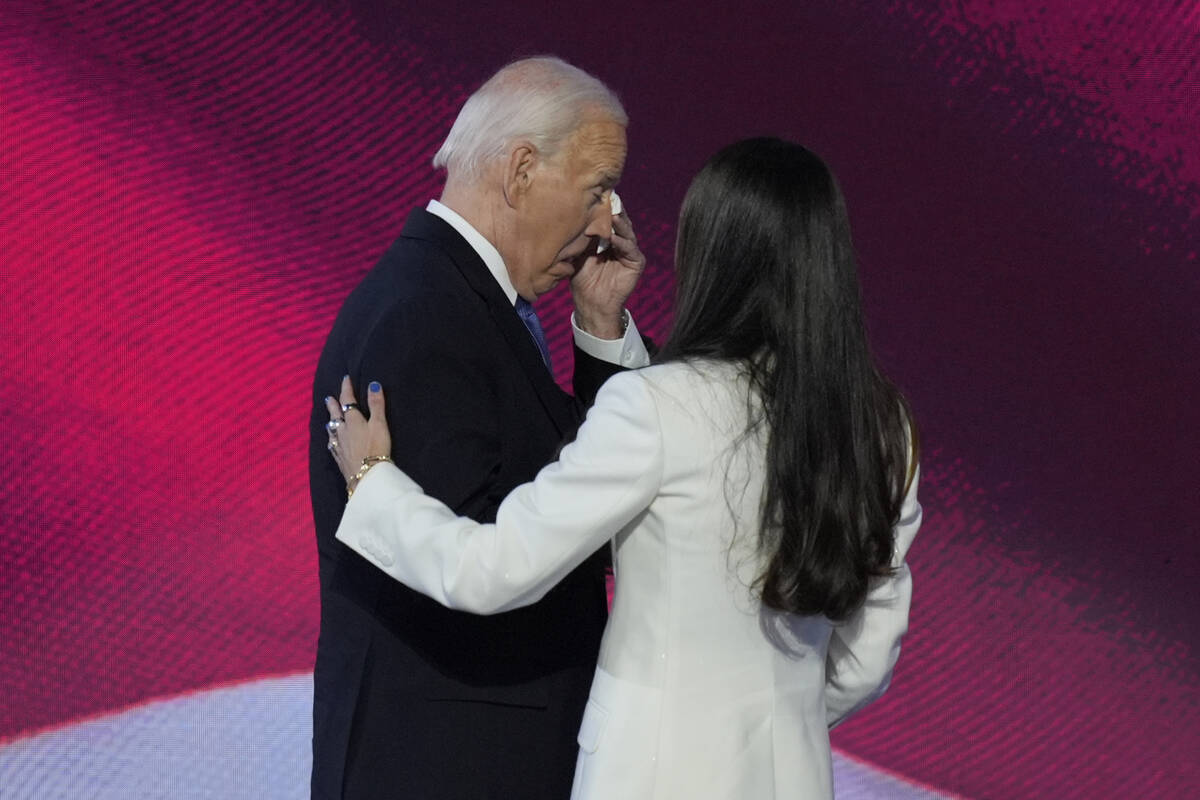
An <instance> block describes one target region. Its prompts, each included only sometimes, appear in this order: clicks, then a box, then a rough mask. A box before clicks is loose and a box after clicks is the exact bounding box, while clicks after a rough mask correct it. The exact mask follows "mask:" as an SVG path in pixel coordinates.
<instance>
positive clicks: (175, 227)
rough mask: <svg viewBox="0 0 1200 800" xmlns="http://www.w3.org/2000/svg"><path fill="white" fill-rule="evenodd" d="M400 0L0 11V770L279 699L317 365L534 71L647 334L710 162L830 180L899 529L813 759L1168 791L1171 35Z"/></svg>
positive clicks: (1194, 94) (1189, 784)
mask: <svg viewBox="0 0 1200 800" xmlns="http://www.w3.org/2000/svg"><path fill="white" fill-rule="evenodd" d="M409 5H410V4H399V3H389V2H384V0H377V1H376V2H367V1H366V0H363V1H362V2H311V3H303V2H299V1H298V0H256V1H255V2H232V1H229V2H217V1H216V0H189V1H188V2H182V0H163V1H161V2H142V1H139V0H111V1H110V2H99V0H97V1H96V2H86V1H84V0H80V1H79V2H50V1H49V0H48V1H47V2H28V1H27V0H7V2H5V3H4V4H3V6H2V7H0V253H2V254H3V255H2V256H0V263H2V267H0V291H2V292H3V295H4V310H3V312H0V357H2V359H3V365H4V370H3V371H4V376H5V380H4V382H3V385H2V388H0V392H2V394H0V398H2V402H3V404H4V406H5V407H6V408H7V409H8V412H7V418H8V419H9V424H8V425H6V429H7V430H8V431H9V433H8V434H7V436H8V440H7V441H8V446H6V447H5V448H4V449H3V456H2V458H0V477H2V480H0V487H2V488H0V526H2V529H0V742H8V743H10V744H11V743H13V742H19V741H21V740H23V739H25V738H27V737H30V736H31V735H33V734H36V733H37V732H39V731H45V730H47V729H51V728H54V727H56V726H64V725H70V724H73V723H76V722H77V721H79V720H80V719H83V718H86V717H90V716H95V715H100V714H105V713H109V712H114V711H118V710H121V709H125V708H128V707H130V706H133V705H136V704H139V703H145V702H147V701H150V700H153V699H156V698H163V697H169V696H173V695H179V694H182V693H188V692H192V691H196V690H203V689H210V688H212V687H215V686H220V685H225V684H232V683H239V682H243V681H246V680H249V679H254V678H260V677H263V676H271V675H285V674H291V673H302V672H306V671H309V670H311V665H312V658H313V652H314V645H315V637H316V630H317V590H316V560H315V547H314V543H313V532H312V527H311V520H310V514H309V508H308V495H307V481H306V471H305V470H306V466H305V446H306V445H305V436H306V424H307V413H308V408H307V403H306V401H307V398H308V396H309V395H308V392H309V381H310V380H311V376H312V372H313V369H314V366H315V364H316V358H317V354H318V352H319V349H320V347H321V345H322V342H323V338H324V335H325V333H326V331H327V329H328V327H329V326H330V324H331V322H332V320H333V316H334V314H335V313H336V311H337V309H338V307H339V305H340V303H341V301H342V299H343V298H344V297H345V295H346V294H347V292H348V291H349V289H350V288H351V287H352V286H353V285H354V284H355V283H356V282H357V281H358V279H359V278H360V277H361V276H362V274H363V273H364V272H365V271H366V270H367V269H368V268H369V267H370V266H371V264H372V263H373V262H374V260H375V259H376V258H377V257H378V256H379V255H380V254H381V253H382V251H383V250H384V249H385V248H386V247H387V245H388V244H389V243H390V242H391V240H392V239H393V238H394V237H395V236H396V235H397V233H398V231H399V228H400V226H401V224H402V221H403V219H404V216H405V215H406V214H407V212H408V210H409V209H410V208H411V207H412V206H413V205H414V204H419V203H424V202H425V201H426V200H427V199H428V198H429V197H431V196H436V194H437V193H438V191H439V184H438V182H437V178H436V176H435V174H434V173H433V171H432V170H431V168H430V166H429V159H430V157H431V156H432V154H433V152H434V150H435V149H436V147H437V145H438V144H439V142H440V139H441V137H443V136H444V135H445V132H446V131H447V130H448V128H449V125H450V122H451V121H452V119H453V115H454V113H455V111H456V110H457V108H458V106H459V105H460V104H461V102H462V100H463V99H464V97H465V96H466V94H467V93H469V91H470V90H471V89H472V88H474V86H475V85H477V83H478V82H479V81H480V80H481V79H482V78H483V77H485V76H486V75H487V74H488V73H490V72H491V71H492V70H494V69H495V68H496V67H497V66H499V65H500V64H502V63H503V62H505V61H507V60H509V59H511V58H513V57H517V56H521V55H529V54H535V53H540V52H554V53H557V54H559V55H562V56H564V57H566V58H568V59H569V60H572V61H574V62H575V63H578V64H579V65H580V66H582V67H584V68H586V69H589V70H591V71H593V72H594V73H596V74H598V75H599V76H601V77H602V78H603V79H605V80H606V81H607V82H609V83H610V84H611V85H612V86H613V87H614V88H615V89H616V90H617V91H618V92H619V93H620V94H621V96H622V98H623V99H624V101H625V102H626V105H627V108H628V110H629V112H630V116H631V119H632V123H631V127H630V161H629V166H628V169H627V171H626V176H625V179H624V181H623V183H622V185H621V194H622V197H623V198H624V199H625V201H626V204H627V206H628V207H629V208H630V209H631V211H632V214H633V217H634V220H635V223H636V225H637V226H638V230H639V233H640V236H641V238H642V242H643V244H644V247H645V249H646V251H647V253H648V255H649V258H650V262H651V267H650V269H649V271H648V274H647V276H646V279H645V281H644V283H643V285H642V287H641V288H640V289H639V293H638V295H637V297H636V302H635V303H634V313H635V315H636V316H637V318H638V320H639V324H640V325H641V327H642V328H643V329H644V330H646V331H647V332H649V333H651V334H652V335H655V336H657V337H659V338H660V339H661V338H662V337H663V336H664V335H665V334H666V332H667V326H668V324H669V313H668V304H669V297H670V259H671V248H672V241H673V236H674V217H675V214H676V211H677V209H678V206H679V202H680V200H681V198H682V194H683V191H684V189H685V188H686V185H687V182H688V180H689V179H690V177H691V175H692V174H693V173H694V172H695V170H696V169H697V168H698V167H699V166H700V165H701V164H702V163H703V161H704V160H705V158H706V157H707V156H708V155H710V154H711V153H712V152H713V151H715V150H716V149H717V148H718V147H719V146H721V145H723V144H725V143H728V142H729V141H732V140H734V139H736V138H740V137H743V136H747V135H756V134H763V133H770V134H776V135H782V136H786V137H790V138H795V139H798V140H800V141H802V142H804V143H806V144H808V145H809V146H811V147H812V148H813V149H815V150H817V151H818V152H820V153H822V154H823V155H824V156H825V157H826V158H827V160H828V161H829V162H830V163H831V164H832V165H833V167H834V169H835V171H836V172H837V173H838V174H839V176H840V178H841V180H842V183H843V186H844V189H845V191H846V194H847V197H848V201H849V203H850V206H851V213H852V218H853V221H854V224H855V231H856V236H857V243H858V246H859V249H860V251H861V260H862V269H863V277H864V291H865V295H866V302H867V306H868V309H869V315H870V323H871V328H872V334H873V340H874V342H875V344H876V346H877V350H878V352H879V354H880V357H881V359H882V361H883V362H884V363H885V364H886V366H887V367H888V369H889V370H890V371H891V373H892V374H893V375H894V377H895V378H896V379H897V381H898V382H899V383H900V384H901V385H902V386H903V387H904V389H905V390H906V391H907V392H908V393H909V395H910V396H911V398H912V400H913V402H914V405H915V407H916V409H917V411H918V414H919V419H920V421H921V423H922V427H923V430H924V446H925V454H924V468H925V478H924V483H923V487H922V499H923V502H924V505H925V509H926V524H925V528H924V530H923V531H922V533H921V536H920V537H919V539H918V540H917V543H916V545H915V547H914V549H913V551H912V555H911V563H912V568H913V572H914V574H915V584H916V589H915V591H916V595H915V600H914V609H913V619H912V631H911V634H910V636H909V638H908V639H907V641H906V644H905V653H904V656H903V658H902V660H901V664H900V667H899V669H898V671H897V674H896V678H895V681H894V682H893V685H892V687H891V689H890V690H889V693H888V695H887V696H886V697H885V698H884V699H883V700H882V701H881V702H879V703H878V704H877V705H876V706H875V707H873V708H872V709H871V710H870V711H869V712H867V713H865V714H863V715H862V716H861V717H860V718H858V719H856V720H854V721H852V722H851V723H848V724H847V725H845V726H844V727H842V728H840V729H839V730H838V731H837V733H836V736H835V737H834V739H835V745H836V746H837V747H838V748H839V749H840V750H841V751H843V752H845V753H847V754H850V755H852V756H854V757H856V758H859V759H862V760H865V761H867V762H870V763H872V764H874V765H877V766H878V767H880V768H882V769H884V770H888V771H891V772H894V773H896V774H899V775H903V776H906V777H908V778H910V779H912V780H914V781H918V782H921V783H923V784H925V785H927V786H929V787H932V788H935V789H937V790H939V791H942V792H945V793H955V794H960V795H962V796H967V797H980V798H982V797H998V798H1034V797H1056V798H1103V797H1111V798H1132V797H1164V798H1177V797H1187V796H1200V773H1198V768H1197V757H1196V754H1197V753H1200V701H1198V696H1200V686H1198V684H1200V680H1198V669H1197V667H1198V658H1197V646H1198V645H1200V626H1198V625H1197V603H1196V600H1195V597H1196V593H1195V592H1196V590H1195V586H1196V581H1197V578H1198V577H1200V544H1198V536H1200V531H1198V530H1197V525H1196V523H1195V519H1196V511H1195V510H1196V509H1197V508H1198V507H1200V491H1198V486H1200V481H1198V479H1197V466H1196V461H1197V459H1196V455H1195V454H1196V452H1197V451H1198V449H1200V448H1198V445H1200V441H1198V440H1200V433H1198V431H1200V424H1198V422H1200V419H1198V415H1197V412H1196V410H1195V409H1196V398H1197V390H1198V389H1200V380H1198V371H1197V368H1196V364H1197V363H1200V324H1198V322H1200V320H1198V315H1197V312H1196V309H1197V307H1198V306H1200V286H1198V283H1197V279H1196V274H1197V272H1196V270H1197V258H1196V247H1197V242H1198V241H1200V236H1198V233H1200V231H1198V228H1200V224H1198V219H1200V122H1198V120H1200V111H1198V108H1197V106H1198V99H1200V66H1198V60H1197V55H1196V54H1197V53H1198V52H1200V5H1198V4H1197V3H1195V2H1166V1H1163V0H1145V1H1144V2H1136V1H1135V0H1111V1H1110V2H1101V1H1100V0H1097V1H1095V2H1087V3H1070V4H1065V3H1064V4H1057V5H1055V4H1045V3H1038V2H1033V0H1009V1H1007V2H1005V1H1004V0H956V1H955V2H950V0H945V2H936V1H935V0H914V1H913V2H887V3H865V2H836V0H820V1H818V2H805V3H798V4H783V3H780V4H777V5H776V6H774V7H772V6H763V7H758V8H755V7H753V6H752V5H750V4H745V3H743V4H734V5H729V4H721V3H707V4H704V3H702V4H700V5H697V4H694V3H686V4H685V3H679V4H674V3H669V2H666V3H654V4H645V5H644V6H643V4H638V3H635V4H632V5H631V4H628V3H626V4H609V5H600V4H592V5H589V6H587V7H584V6H582V5H581V6H580V7H578V8H568V7H564V6H556V7H555V12H554V14H552V15H546V13H545V11H546V9H545V8H543V7H542V6H541V5H540V4H533V3H528V4H524V5H521V4H518V5H513V6H508V7H504V8H501V9H496V10H494V11H489V12H481V11H479V10H478V9H476V8H475V4H473V3H459V2H441V3H436V4H415V3H414V4H411V6H412V7H409ZM542 305H543V307H544V316H545V317H546V318H547V328H548V333H549V335H550V336H551V337H552V338H553V339H554V340H555V341H556V342H557V345H558V346H557V348H556V349H557V353H556V355H557V359H556V363H557V364H558V365H559V367H560V369H562V368H565V367H566V364H565V362H567V361H568V356H567V351H566V348H565V342H566V339H565V336H564V324H565V322H564V318H563V317H564V313H565V309H566V298H565V296H564V295H563V294H562V293H561V292H559V293H557V294H556V295H554V296H552V297H550V298H548V299H546V300H544V301H543V303H542ZM47 769H49V767H47ZM3 794H4V790H3V787H2V786H0V796H2V795H3Z"/></svg>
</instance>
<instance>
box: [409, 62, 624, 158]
mask: <svg viewBox="0 0 1200 800" xmlns="http://www.w3.org/2000/svg"><path fill="white" fill-rule="evenodd" d="M587 114H599V115H601V116H605V117H609V118H611V119H612V120H613V121H614V122H616V123H617V124H619V125H627V124H629V117H628V116H627V115H626V114H625V109H624V108H622V107H621V101H620V100H618V99H617V96H616V95H615V94H614V93H613V91H612V90H611V89H609V88H608V87H607V86H605V85H604V84H603V83H601V82H600V81H599V80H597V79H596V78H593V77H592V76H591V75H589V74H587V73H586V72H584V71H583V70H581V69H579V68H578V67H573V66H571V65H570V64H568V63H567V62H565V61H563V60H562V59H560V58H555V57H553V56H539V57H536V58H525V59H521V60H520V61H514V62H513V63H511V64H509V65H507V66H505V67H503V68H502V69H501V70H500V71H499V72H497V73H496V74H495V75H493V76H492V77H491V78H489V79H488V81H487V82H486V83H484V84H483V86H480V87H479V89H477V90H476V91H475V93H474V94H473V95H471V96H470V97H469V98H467V102H466V103H464V104H463V107H462V110H461V111H459V112H458V118H457V119H456V120H454V125H453V127H451V128H450V133H449V135H448V136H446V141H445V142H443V143H442V146H441V148H440V149H439V150H438V151H437V154H436V155H434V157H433V166H434V167H436V168H439V169H440V168H445V169H446V170H447V172H448V173H449V175H450V176H451V177H453V178H465V179H467V180H468V181H475V180H478V179H479V178H480V177H482V173H483V167H484V165H485V164H487V163H488V162H489V161H491V160H492V159H495V158H499V157H501V156H504V155H505V154H506V153H507V151H508V148H509V146H510V145H511V144H512V142H514V141H516V140H518V139H524V140H528V141H529V142H530V143H531V144H532V145H533V146H534V147H535V148H537V151H538V152H539V153H540V154H542V155H543V156H546V157H553V156H554V155H555V154H556V153H557V152H558V150H559V149H560V148H561V147H562V145H563V144H565V143H566V141H567V139H568V138H570V136H571V134H572V133H574V132H575V130H576V129H577V128H579V126H580V124H581V123H582V122H583V120H584V117H585V115H587Z"/></svg>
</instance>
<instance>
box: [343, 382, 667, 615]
mask: <svg viewBox="0 0 1200 800" xmlns="http://www.w3.org/2000/svg"><path fill="white" fill-rule="evenodd" d="M662 465H663V454H662V431H661V428H660V425H659V421H658V412H657V408H656V406H655V403H654V400H653V398H652V397H651V396H650V394H649V390H648V387H647V386H646V382H645V380H644V379H643V378H642V377H641V376H640V375H638V374H637V373H635V372H627V373H623V374H620V375H617V376H614V377H613V378H612V379H611V380H610V381H608V383H606V384H605V385H604V387H603V389H602V390H601V391H600V394H599V396H598V397H597V399H596V405H595V406H593V408H592V410H591V411H590V412H589V414H588V416H587V419H586V420H585V422H584V424H583V425H582V426H581V427H580V429H579V436H578V437H577V438H576V440H575V441H574V442H573V443H571V444H569V445H567V446H566V447H565V448H564V449H563V451H562V453H561V455H560V457H559V460H558V461H556V462H554V463H552V464H550V465H549V466H547V467H545V468H544V469H542V471H541V472H540V473H538V475H537V477H536V478H535V479H534V480H533V481H532V482H531V483H526V484H523V485H521V486H518V487H517V488H516V489H514V490H513V491H512V492H511V493H510V494H509V495H508V497H507V498H505V499H504V501H503V502H502V503H501V504H500V509H499V511H498V512H497V515H496V522H495V523H494V524H486V525H484V524H479V523H477V522H475V521H473V520H471V519H469V518H467V517H460V516H456V515H455V514H454V513H453V512H452V511H450V509H448V508H447V507H446V506H445V505H443V504H442V503H441V502H439V501H437V500H435V499H433V498H431V497H428V496H427V495H425V494H424V493H423V492H422V491H421V487H420V486H418V485H417V483H415V482H414V481H413V480H412V479H411V478H409V477H408V476H407V475H405V474H404V473H403V472H401V471H400V470H399V469H398V468H396V467H394V466H392V465H391V464H386V463H385V464H380V465H378V466H376V467H373V468H372V469H371V470H370V471H369V472H368V473H367V475H366V476H365V477H364V478H363V479H362V481H361V482H360V483H359V486H358V488H357V489H356V490H355V492H354V496H353V497H352V498H351V499H350V501H349V503H348V504H347V506H346V513H345V514H344V515H343V517H342V521H341V525H340V526H339V527H338V531H337V538H338V539H339V540H341V541H342V542H343V543H345V544H346V545H348V546H349V547H351V548H352V549H353V550H355V551H356V552H358V553H359V554H360V555H362V556H363V557H364V558H365V559H367V560H368V561H370V562H371V563H373V564H375V565H376V566H377V567H378V568H379V569H381V570H383V571H384V572H385V573H387V574H388V575H390V576H392V577H393V578H395V579H396V580H398V581H400V582H402V583H404V584H405V585H407V586H409V587H411V588H413V589H415V590H416V591H418V592H421V593H423V594H425V595H428V596H429V597H431V598H433V599H434V600H436V601H438V602H439V603H441V604H442V605H444V606H447V607H449V608H454V609H459V610H463V611H470V612H474V613H477V614H493V613H498V612H501V611H508V610H510V609H514V608H519V607H521V606H527V605H531V604H533V603H536V602H537V601H538V600H540V599H541V598H542V597H543V596H544V595H545V594H546V593H547V592H548V591H549V590H550V589H551V588H552V587H553V586H554V585H555V584H556V583H558V582H559V581H560V580H561V579H562V578H563V577H564V576H566V575H567V573H569V572H570V571H571V570H572V569H574V568H575V567H576V566H578V565H579V564H580V563H582V562H583V561H584V560H585V559H586V558H587V557H588V556H589V555H590V554H591V553H592V552H593V551H595V550H596V549H597V548H598V547H599V546H601V545H602V544H604V542H606V541H608V540H609V539H611V538H612V537H613V536H614V535H615V534H616V533H617V532H618V531H619V530H621V528H623V527H624V526H625V525H627V524H628V523H629V522H630V521H631V520H633V518H634V517H635V516H637V515H638V514H639V513H640V512H641V511H642V510H644V509H645V508H646V507H647V506H649V505H650V502H651V501H652V500H653V499H654V497H655V495H656V494H657V493H658V489H659V486H660V484H661V480H662Z"/></svg>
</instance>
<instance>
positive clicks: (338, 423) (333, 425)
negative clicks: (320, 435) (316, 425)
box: [325, 418, 346, 436]
mask: <svg viewBox="0 0 1200 800" xmlns="http://www.w3.org/2000/svg"><path fill="white" fill-rule="evenodd" d="M345 421H346V420H344V419H340V418H334V419H331V420H329V422H326V423H325V430H327V431H329V435H330V436H337V429H338V428H340V427H342V423H343V422H345Z"/></svg>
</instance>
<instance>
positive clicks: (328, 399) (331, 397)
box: [325, 394, 333, 403]
mask: <svg viewBox="0 0 1200 800" xmlns="http://www.w3.org/2000/svg"><path fill="white" fill-rule="evenodd" d="M332 399H333V395H329V394H327V395H325V402H326V403H328V402H329V401H330V400H332Z"/></svg>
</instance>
